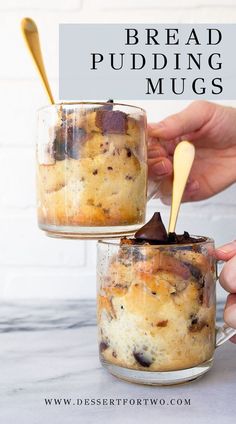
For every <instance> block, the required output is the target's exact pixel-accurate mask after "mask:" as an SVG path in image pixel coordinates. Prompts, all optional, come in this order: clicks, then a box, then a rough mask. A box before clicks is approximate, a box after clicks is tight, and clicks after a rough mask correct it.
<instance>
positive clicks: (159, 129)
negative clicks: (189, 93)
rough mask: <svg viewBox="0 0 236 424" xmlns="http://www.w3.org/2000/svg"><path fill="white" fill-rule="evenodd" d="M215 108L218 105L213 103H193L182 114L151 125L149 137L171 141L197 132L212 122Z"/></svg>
mask: <svg viewBox="0 0 236 424" xmlns="http://www.w3.org/2000/svg"><path fill="white" fill-rule="evenodd" d="M215 108H216V105H214V104H213V103H211V102H206V101H196V102H193V103H191V104H190V105H189V106H188V107H187V108H186V109H184V110H182V111H181V112H179V113H176V114H175V115H171V116H168V117H167V118H166V119H164V120H163V121H161V122H159V123H157V124H149V125H148V135H149V137H160V138H163V139H164V140H171V139H175V138H177V137H181V136H183V135H187V134H190V133H192V132H195V131H197V130H199V129H200V128H201V127H202V126H203V125H204V124H205V123H206V122H208V121H209V120H210V118H211V116H212V115H213V113H214V111H215Z"/></svg>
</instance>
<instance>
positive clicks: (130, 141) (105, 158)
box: [37, 102, 157, 238]
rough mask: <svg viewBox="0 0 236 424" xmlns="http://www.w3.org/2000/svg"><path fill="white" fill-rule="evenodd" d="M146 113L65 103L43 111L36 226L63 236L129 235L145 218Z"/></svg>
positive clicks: (112, 105)
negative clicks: (37, 224)
mask: <svg viewBox="0 0 236 424" xmlns="http://www.w3.org/2000/svg"><path fill="white" fill-rule="evenodd" d="M146 139H147V137H146V113H145V111H144V110H143V109H141V108H139V107H136V106H129V105H123V104H116V103H113V102H110V103H109V102H107V103H88V102H80V103H67V104H66V103H64V104H58V105H57V104H55V105H51V106H47V107H45V108H42V109H40V110H39V112H38V131H37V205H38V223H39V227H40V228H41V229H42V230H44V231H46V232H47V234H48V235H51V236H58V237H77V238H80V237H81V238H87V237H88V238H99V237H108V236H110V237H116V236H120V235H123V234H130V233H132V232H134V231H135V230H136V229H138V228H139V227H140V225H142V224H143V223H144V221H145V213H146V203H147V200H148V199H149V198H151V197H152V196H153V195H154V192H156V191H157V187H156V186H155V187H153V186H152V188H151V192H150V193H148V194H147V146H146Z"/></svg>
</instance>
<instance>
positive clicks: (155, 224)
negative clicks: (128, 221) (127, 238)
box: [135, 212, 168, 242]
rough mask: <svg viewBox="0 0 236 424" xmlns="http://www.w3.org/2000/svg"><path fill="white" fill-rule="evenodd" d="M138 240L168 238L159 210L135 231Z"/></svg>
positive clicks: (164, 239) (161, 239)
mask: <svg viewBox="0 0 236 424" xmlns="http://www.w3.org/2000/svg"><path fill="white" fill-rule="evenodd" d="M135 238H136V239H137V240H147V241H149V240H155V241H164V242H166V241H167V240H168V236H167V232H166V229H165V227H164V224H163V222H162V219H161V215H160V213H159V212H155V213H154V215H153V217H152V218H151V219H150V221H149V222H148V223H147V224H145V225H144V226H143V227H142V228H140V229H139V230H138V231H137V232H136V233H135Z"/></svg>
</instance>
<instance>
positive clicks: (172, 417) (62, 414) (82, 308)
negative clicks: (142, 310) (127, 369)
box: [0, 300, 236, 424]
mask: <svg viewBox="0 0 236 424" xmlns="http://www.w3.org/2000/svg"><path fill="white" fill-rule="evenodd" d="M96 337H97V334H96V320H95V303H94V302H93V301H81V300H80V301H65V302H47V303H45V302H44V303H38V302H37V303H35V302H34V303H33V302H29V301H28V302H21V303H17V304H15V305H14V304H7V303H2V304H1V305H0V358H1V360H0V423H1V424H44V423H47V424H54V423H55V424H61V423H68V424H71V423H81V424H88V423H89V424H90V423H91V424H93V423H96V424H100V423H103V424H104V423H110V422H112V424H116V423H117V424H118V423H119V424H120V423H122V422H123V423H125V424H126V423H127V424H131V423H135V424H137V423H143V422H146V423H149V422H155V423H162V424H163V423H164V424H169V423H180V422H181V423H182V424H183V423H188V424H189V423H190V424H195V423H204V424H208V423H214V424H218V423H220V424H222V423H223V424H230V423H235V416H236V413H235V395H236V346H235V345H233V344H232V343H230V342H228V343H226V344H225V345H224V346H222V347H221V348H219V349H217V351H216V354H215V363H214V366H213V368H212V370H211V371H210V372H209V373H208V374H206V375H205V376H204V377H202V378H201V379H199V380H196V381H195V382H192V383H188V384H184V385H180V386H172V387H165V388H162V387H151V386H139V385H135V384H130V383H126V382H123V381H120V380H118V379H116V378H115V377H112V376H111V375H109V374H108V373H107V372H106V371H105V370H104V369H102V367H101V365H100V363H99V360H98V350H97V340H96ZM54 398H55V399H62V404H61V405H55V404H53V403H52V405H51V406H50V405H48V406H46V404H45V399H54ZM63 399H71V404H70V405H64V404H63V402H64V401H63ZM77 399H78V403H79V404H80V403H81V402H83V404H82V405H77ZM85 399H87V402H90V404H89V405H85ZM92 399H95V400H96V402H98V399H100V400H101V402H105V403H108V405H92V404H91V403H92ZM113 399H114V402H115V405H109V402H110V400H113ZM118 399H121V400H120V401H119V400H118ZM125 399H126V401H125ZM145 399H146V400H145ZM151 399H154V400H155V399H157V400H156V401H155V402H157V404H156V405H151ZM171 399H174V402H175V403H176V402H177V400H178V399H180V400H179V401H178V402H179V403H180V402H182V405H173V406H171V405H170V401H171ZM185 399H187V402H188V399H190V405H184V402H185V401H184V400H185ZM138 401H139V403H141V405H139V404H138ZM53 402H54V401H53ZM119 402H120V403H121V404H120V405H118V403H119ZM123 402H127V404H125V405H124V404H123ZM164 402H165V404H164V405H162V404H161V403H164ZM132 403H135V404H134V405H132ZM145 403H146V405H145Z"/></svg>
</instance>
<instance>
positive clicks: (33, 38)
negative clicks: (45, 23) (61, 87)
mask: <svg viewBox="0 0 236 424" xmlns="http://www.w3.org/2000/svg"><path fill="white" fill-rule="evenodd" d="M21 30H22V34H23V37H24V40H25V42H26V45H27V47H28V49H29V52H30V54H31V56H32V58H33V61H34V63H35V65H36V68H37V70H38V73H39V75H40V78H41V80H42V83H43V85H44V87H45V90H46V93H47V95H48V98H49V101H50V103H51V104H54V99H53V96H52V92H51V89H50V86H49V82H48V79H47V74H46V71H45V67H44V63H43V57H42V52H41V48H40V41H39V34H38V28H37V26H36V24H35V22H34V21H33V20H32V19H30V18H24V19H22V21H21Z"/></svg>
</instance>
